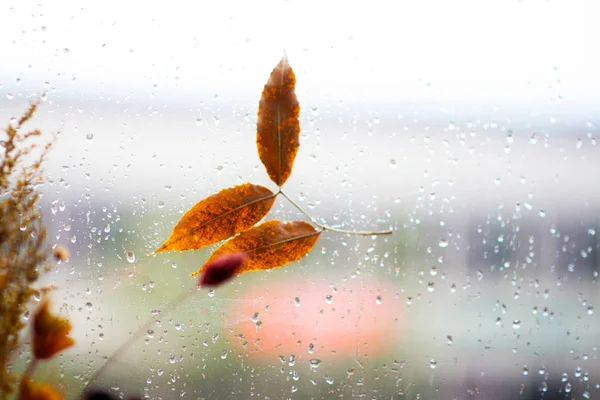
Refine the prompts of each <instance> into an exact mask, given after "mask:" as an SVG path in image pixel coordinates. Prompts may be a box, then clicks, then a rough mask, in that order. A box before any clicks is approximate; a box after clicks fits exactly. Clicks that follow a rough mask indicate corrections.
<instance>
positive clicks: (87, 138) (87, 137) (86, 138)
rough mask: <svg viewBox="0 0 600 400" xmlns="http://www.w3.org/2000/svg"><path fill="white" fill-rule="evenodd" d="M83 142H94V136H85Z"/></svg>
mask: <svg viewBox="0 0 600 400" xmlns="http://www.w3.org/2000/svg"><path fill="white" fill-rule="evenodd" d="M85 140H87V142H88V143H92V142H93V141H94V134H93V133H88V134H87V135H85Z"/></svg>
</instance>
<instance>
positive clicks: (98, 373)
mask: <svg viewBox="0 0 600 400" xmlns="http://www.w3.org/2000/svg"><path fill="white" fill-rule="evenodd" d="M193 294H194V291H191V292H184V293H183V294H182V295H181V296H179V297H177V298H176V299H175V300H173V301H172V302H171V303H170V304H169V305H168V306H167V308H166V309H165V310H164V311H163V314H168V313H170V312H171V311H173V310H174V309H175V308H176V307H177V306H179V305H180V304H181V303H183V302H184V301H186V300H187V299H189V298H190V297H191V296H192V295H193ZM153 323H155V320H154V319H153V318H150V319H149V320H148V321H146V323H145V324H143V325H142V326H140V327H139V328H138V330H137V331H135V332H134V333H133V334H132V335H131V336H130V337H129V339H127V340H126V341H125V342H124V343H123V344H121V345H120V346H119V348H118V349H117V350H115V352H114V353H113V354H112V355H111V356H110V357H108V358H107V359H106V361H105V362H104V364H102V366H101V367H100V368H99V369H98V370H97V371H96V373H95V374H94V375H93V376H92V377H91V378H90V380H88V382H87V384H86V387H88V386H90V385H91V384H92V383H94V382H95V381H97V380H98V378H100V377H101V376H102V374H103V373H104V371H105V370H106V368H107V367H108V366H109V365H110V364H111V363H112V362H113V361H115V360H116V359H117V358H118V357H119V356H120V355H122V354H123V352H125V351H126V350H127V348H128V347H129V346H131V345H132V344H133V343H134V342H135V341H136V340H137V339H139V337H140V336H141V335H142V334H143V333H144V332H145V331H147V330H148V329H149V328H150V327H151V326H152V324H153Z"/></svg>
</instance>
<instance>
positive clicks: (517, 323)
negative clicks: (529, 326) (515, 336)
mask: <svg viewBox="0 0 600 400" xmlns="http://www.w3.org/2000/svg"><path fill="white" fill-rule="evenodd" d="M512 326H513V329H519V328H520V327H521V320H518V319H515V320H514V321H513V325H512Z"/></svg>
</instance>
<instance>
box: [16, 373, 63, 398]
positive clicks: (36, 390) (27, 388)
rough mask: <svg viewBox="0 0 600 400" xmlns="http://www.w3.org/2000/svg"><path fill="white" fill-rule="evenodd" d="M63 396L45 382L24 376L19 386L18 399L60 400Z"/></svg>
mask: <svg viewBox="0 0 600 400" xmlns="http://www.w3.org/2000/svg"><path fill="white" fill-rule="evenodd" d="M62 399H63V396H62V395H61V394H60V393H58V392H57V391H56V389H54V387H53V386H51V385H49V384H47V383H38V382H34V381H32V380H31V379H29V378H24V379H23V380H22V381H21V385H20V387H19V400H62Z"/></svg>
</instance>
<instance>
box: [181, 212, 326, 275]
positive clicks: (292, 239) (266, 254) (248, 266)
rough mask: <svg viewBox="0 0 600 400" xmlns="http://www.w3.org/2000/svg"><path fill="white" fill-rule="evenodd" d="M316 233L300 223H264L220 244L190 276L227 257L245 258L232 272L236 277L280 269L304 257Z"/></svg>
mask: <svg viewBox="0 0 600 400" xmlns="http://www.w3.org/2000/svg"><path fill="white" fill-rule="evenodd" d="M320 233H321V231H320V230H316V229H315V228H314V227H313V226H312V225H310V224H308V223H306V222H303V221H292V222H283V221H277V220H273V221H266V222H264V223H262V224H260V225H258V226H255V227H254V228H252V229H249V230H247V231H246V232H242V233H241V234H239V235H238V236H236V237H234V238H232V239H231V240H228V241H227V242H225V243H223V244H222V245H221V247H219V248H218V249H217V250H215V251H214V252H213V253H212V255H211V256H210V258H209V259H208V260H207V261H206V263H204V265H203V266H202V267H201V268H200V269H199V270H198V271H197V272H194V273H193V274H192V276H196V275H198V274H200V273H202V272H204V269H205V267H206V266H207V265H210V264H211V263H212V262H213V261H215V260H217V259H218V258H219V257H221V256H223V255H225V254H231V253H245V254H246V255H247V256H248V259H247V261H246V263H245V264H243V265H242V266H241V267H240V269H239V270H237V271H236V272H237V273H238V274H241V273H244V272H248V271H255V270H261V269H271V268H277V267H282V266H284V265H286V264H289V263H291V262H293V261H297V260H299V259H301V258H302V257H304V256H305V255H307V254H308V253H309V252H310V250H311V249H312V248H313V246H314V245H315V243H316V242H317V239H318V238H319V234H320Z"/></svg>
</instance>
